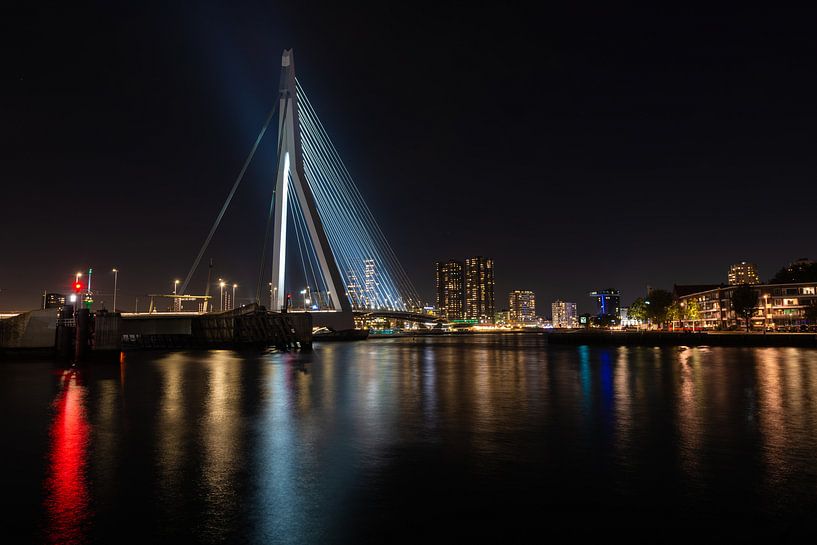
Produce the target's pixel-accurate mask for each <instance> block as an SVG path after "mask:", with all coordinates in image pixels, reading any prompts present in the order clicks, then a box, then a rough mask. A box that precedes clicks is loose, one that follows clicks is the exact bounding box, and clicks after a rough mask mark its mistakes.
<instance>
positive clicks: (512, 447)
mask: <svg viewBox="0 0 817 545" xmlns="http://www.w3.org/2000/svg"><path fill="white" fill-rule="evenodd" d="M0 373H2V380H0V409H2V419H0V436H1V437H3V446H2V457H3V458H2V462H3V471H4V473H3V479H2V491H0V495H1V496H0V497H2V502H3V505H2V513H3V518H4V529H3V534H4V535H5V536H16V537H15V539H14V540H13V541H15V542H18V541H19V542H26V541H30V542H46V543H48V542H51V543H86V542H90V543H111V542H117V541H120V542H121V541H129V542H130V541H141V542H144V543H159V542H165V543H190V542H198V543H364V542H379V543H387V542H412V543H423V542H430V541H443V540H444V541H448V542H476V541H481V542H509V541H523V540H525V541H530V540H534V541H536V542H541V541H545V540H548V539H550V540H552V539H551V538H553V537H555V536H560V537H561V538H562V539H565V538H567V539H569V540H570V541H571V542H579V541H580V540H583V539H585V538H589V539H592V540H600V539H608V538H627V539H638V540H639V541H649V542H664V541H676V540H678V541H681V540H683V541H687V540H695V541H701V540H703V541H724V540H725V541H728V542H732V541H749V542H758V543H761V542H769V541H773V542H793V543H795V542H801V541H803V540H808V541H812V539H813V538H814V536H815V535H817V351H814V350H808V349H794V348H747V349H740V348H683V347H682V348H660V349H659V348H632V347H630V348H603V347H586V346H574V347H571V346H550V347H549V346H548V345H547V344H546V342H545V340H544V338H543V337H542V336H537V335H501V336H491V335H484V336H469V337H440V338H436V337H435V338H419V339H410V338H402V339H377V340H369V341H365V342H357V343H325V344H318V345H316V347H315V350H314V351H313V352H312V353H302V354H299V353H290V354H282V353H268V354H258V353H249V354H247V353H239V352H232V351H211V352H174V353H155V352H141V353H128V354H127V358H126V359H125V360H123V361H122V362H121V363H120V364H113V365H94V366H89V367H86V368H83V369H81V370H79V371H66V370H64V369H63V368H62V367H59V366H57V365H55V364H53V363H37V362H5V363H3V364H0ZM4 541H5V539H4ZM5 542H7V543H8V542H9V541H5Z"/></svg>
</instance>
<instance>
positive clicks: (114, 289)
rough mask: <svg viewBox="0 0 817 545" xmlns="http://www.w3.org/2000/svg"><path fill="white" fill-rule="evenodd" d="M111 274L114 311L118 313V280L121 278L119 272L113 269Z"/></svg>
mask: <svg viewBox="0 0 817 545" xmlns="http://www.w3.org/2000/svg"><path fill="white" fill-rule="evenodd" d="M111 272H112V273H113V311H114V312H116V280H117V279H118V277H119V271H118V270H117V269H113V270H112V271H111Z"/></svg>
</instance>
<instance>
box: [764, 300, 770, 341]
mask: <svg viewBox="0 0 817 545" xmlns="http://www.w3.org/2000/svg"><path fill="white" fill-rule="evenodd" d="M767 329H769V294H768V293H764V294H763V334H764V335H765V334H766V330H767Z"/></svg>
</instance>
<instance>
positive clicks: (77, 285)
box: [74, 281, 84, 293]
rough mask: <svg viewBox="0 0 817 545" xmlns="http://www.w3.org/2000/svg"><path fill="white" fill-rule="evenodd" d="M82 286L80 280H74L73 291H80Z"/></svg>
mask: <svg viewBox="0 0 817 545" xmlns="http://www.w3.org/2000/svg"><path fill="white" fill-rule="evenodd" d="M83 287H84V286H83V285H82V282H79V281H77V282H74V291H75V292H77V293H79V292H81V291H82V288H83Z"/></svg>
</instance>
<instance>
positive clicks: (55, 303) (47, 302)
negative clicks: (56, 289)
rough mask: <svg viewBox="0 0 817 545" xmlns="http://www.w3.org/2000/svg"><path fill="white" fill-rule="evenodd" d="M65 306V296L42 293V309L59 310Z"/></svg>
mask: <svg viewBox="0 0 817 545" xmlns="http://www.w3.org/2000/svg"><path fill="white" fill-rule="evenodd" d="M64 305H65V295H63V294H61V293H44V294H43V308H44V309H46V308H60V307H61V306H64Z"/></svg>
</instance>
